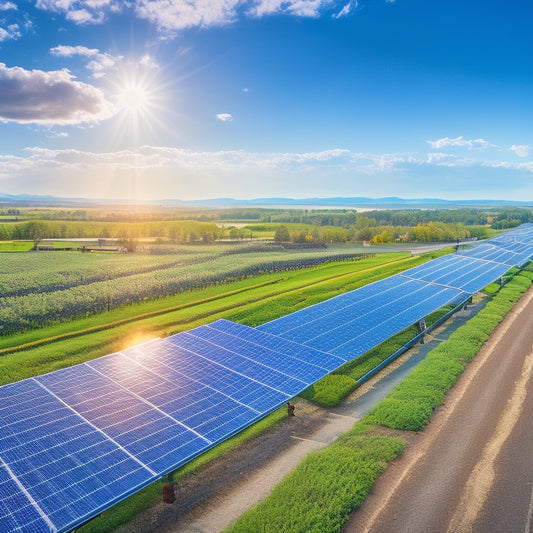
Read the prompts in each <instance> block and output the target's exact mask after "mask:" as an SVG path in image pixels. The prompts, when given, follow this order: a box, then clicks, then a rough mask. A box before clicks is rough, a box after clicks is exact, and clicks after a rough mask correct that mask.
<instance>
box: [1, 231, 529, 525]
mask: <svg viewBox="0 0 533 533" xmlns="http://www.w3.org/2000/svg"><path fill="white" fill-rule="evenodd" d="M532 257H533V224H526V225H522V226H520V227H519V228H517V229H515V230H512V231H509V232H507V233H505V234H502V235H501V236H499V237H497V238H495V239H492V240H490V241H485V242H483V243H479V244H476V245H473V246H472V247H471V248H470V249H468V250H464V251H459V252H456V253H454V254H450V255H447V256H444V257H441V258H439V259H436V260H433V261H430V262H428V263H425V264H423V265H421V266H418V267H415V268H412V269H410V270H406V271H404V272H402V273H401V274H397V275H395V276H392V277H390V278H387V279H384V280H381V281H377V282H375V283H372V284H370V285H367V286H365V287H362V288H360V289H357V290H354V291H351V292H348V293H345V294H342V295H339V296H336V297H335V298H331V299H330V300H326V301H324V302H321V303H318V304H315V305H313V306H310V307H307V308H305V309H303V310H300V311H297V312H295V313H292V314H289V315H286V316H284V317H282V318H279V319H277V320H274V321H272V322H269V323H266V324H263V325H261V326H259V327H257V328H251V327H248V326H244V325H241V324H237V323H235V322H230V321H228V320H218V321H216V322H213V323H211V324H209V325H205V326H201V327H198V328H195V329H192V330H190V331H187V332H182V333H178V334H176V335H173V336H171V337H167V338H164V339H156V340H152V341H150V342H148V343H145V344H142V345H138V346H135V347H132V348H129V349H127V350H123V351H121V352H118V353H114V354H110V355H107V356H104V357H101V358H98V359H94V360H92V361H89V362H86V363H84V364H80V365H76V366H73V367H70V368H65V369H62V370H57V371H54V372H52V373H49V374H45V375H41V376H38V377H35V378H30V379H25V380H23V381H19V382H16V383H11V384H8V385H4V386H2V387H0V530H2V531H27V532H41V531H42V532H66V531H70V530H72V529H74V528H76V527H79V526H80V525H81V524H83V523H85V522H87V521H88V520H90V519H91V518H93V517H95V516H97V515H98V514H100V513H101V512H102V511H104V510H105V509H108V508H109V507H111V506H113V505H114V504H116V503H117V502H119V501H121V500H123V499H124V498H126V497H128V496H129V495H131V494H133V493H135V492H137V491H138V490H140V489H141V488H143V487H145V486H146V485H148V484H150V483H152V482H153V481H155V480H157V479H159V478H161V477H162V476H164V475H165V474H167V473H170V472H172V471H173V470H175V469H176V468H178V467H180V466H182V465H183V464H185V463H187V462H188V461H190V460H191V459H193V458H194V457H197V456H198V455H200V454H201V453H203V452H205V451H206V450H208V449H209V448H211V447H213V446H216V445H217V444H219V443H220V442H222V441H224V440H226V439H227V438H229V437H230V436H232V435H234V434H236V433H238V432H239V431H241V430H243V429H244V428H246V427H248V426H249V425H251V424H253V423H254V422H255V421H257V420H259V419H261V418H262V417H264V416H266V415H267V414H268V413H270V412H272V411H274V410H275V409H277V408H279V407H280V406H282V405H283V404H285V403H287V401H288V400H290V399H291V398H293V397H294V396H296V395H298V394H299V393H301V392H302V391H303V390H305V389H306V388H308V387H309V386H310V385H312V384H313V383H315V382H316V381H318V380H319V379H321V378H322V377H324V376H326V375H327V374H329V373H330V372H332V371H334V370H336V369H337V368H339V367H340V366H342V365H343V364H344V363H346V362H347V361H351V360H353V359H354V358H356V357H358V356H360V355H362V354H363V353H365V352H367V351H368V350H369V349H371V348H373V347H375V346H377V345H379V344H380V343H381V342H383V341H384V340H386V339H388V338H389V337H391V336H393V335H395V334H396V333H398V332H400V331H402V330H403V329H405V328H406V327H408V326H410V325H412V324H413V323H416V322H417V321H419V320H422V319H423V318H424V317H426V316H427V315H428V314H429V313H431V312H433V311H435V310H437V309H439V308H440V307H442V306H444V305H449V304H452V305H455V306H460V305H462V304H463V303H464V302H465V301H467V300H468V299H469V298H470V297H471V296H472V295H473V294H474V293H476V292H477V291H479V290H481V289H483V288H484V287H485V286H487V285H488V284H489V283H491V282H493V281H495V280H498V279H499V278H500V277H501V276H503V275H504V274H505V273H506V272H507V271H508V270H509V269H510V268H511V267H520V266H522V265H523V264H525V263H527V262H528V261H529V260H531V258H532Z"/></svg>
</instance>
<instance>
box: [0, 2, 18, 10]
mask: <svg viewBox="0 0 533 533" xmlns="http://www.w3.org/2000/svg"><path fill="white" fill-rule="evenodd" d="M10 9H13V10H14V11H16V9H17V6H16V4H14V3H13V2H2V3H0V11H9V10H10Z"/></svg>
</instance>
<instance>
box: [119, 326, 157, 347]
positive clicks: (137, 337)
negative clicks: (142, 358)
mask: <svg viewBox="0 0 533 533" xmlns="http://www.w3.org/2000/svg"><path fill="white" fill-rule="evenodd" d="M157 338H158V337H157V335H154V334H153V333H149V332H147V331H136V332H135V333H132V334H131V335H129V336H128V337H127V338H126V339H124V341H123V342H122V343H121V346H120V350H126V349H127V348H132V347H133V346H138V345H139V344H144V343H146V342H150V341H152V340H154V339H157Z"/></svg>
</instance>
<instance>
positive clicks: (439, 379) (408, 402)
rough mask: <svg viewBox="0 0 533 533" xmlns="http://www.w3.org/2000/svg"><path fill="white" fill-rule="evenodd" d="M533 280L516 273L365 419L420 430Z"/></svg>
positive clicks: (530, 275)
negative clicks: (484, 305) (483, 306)
mask: <svg viewBox="0 0 533 533" xmlns="http://www.w3.org/2000/svg"><path fill="white" fill-rule="evenodd" d="M532 280H533V273H532V272H528V271H524V272H522V273H520V274H517V275H516V276H515V277H514V278H513V279H512V280H511V281H510V282H509V283H508V284H507V285H505V286H504V287H503V288H502V289H501V291H500V292H499V293H498V294H497V295H496V296H495V297H494V298H493V299H492V300H491V301H490V302H489V303H488V304H487V305H486V307H485V308H484V309H482V310H481V311H480V312H479V313H478V314H477V315H476V316H475V317H474V318H472V319H471V320H469V322H468V324H466V325H465V326H463V327H461V328H459V329H458V330H457V331H456V332H454V333H453V334H452V335H451V336H450V338H449V340H448V341H446V342H443V343H442V344H440V345H439V346H437V347H436V348H435V349H433V350H432V351H431V352H430V353H429V354H428V355H427V357H426V358H425V359H424V361H422V362H421V363H420V364H419V365H418V366H417V368H416V369H415V370H414V371H413V372H412V373H411V374H409V376H408V377H407V378H405V379H404V380H403V381H402V382H401V383H400V384H399V385H398V386H397V387H396V388H395V389H394V390H393V391H392V392H391V393H390V394H389V396H388V397H387V398H385V399H384V400H382V401H381V402H379V403H378V404H377V405H376V406H375V408H374V409H373V410H372V411H371V412H370V413H369V414H368V415H367V416H366V417H365V419H364V420H365V421H366V422H367V423H370V424H379V425H382V426H386V427H390V428H394V429H401V430H410V431H419V430H420V429H422V428H423V427H424V426H425V425H426V424H427V423H428V421H429V419H430V418H431V415H432V414H433V411H434V410H435V409H436V408H437V407H438V406H439V405H441V404H442V402H443V400H444V395H445V393H446V391H447V390H448V389H449V388H450V387H452V385H453V384H454V383H455V382H456V380H457V378H458V377H459V375H460V374H461V373H462V372H463V370H464V369H465V368H466V365H467V364H468V363H469V362H470V360H471V359H472V358H473V357H474V356H475V355H476V354H477V352H478V351H479V349H480V348H481V346H482V345H483V343H484V342H485V341H486V340H487V338H488V337H489V335H490V333H491V332H492V330H493V329H494V328H495V327H496V326H497V325H498V324H499V323H500V322H501V320H502V319H503V318H504V317H505V315H506V314H507V313H508V312H509V310H510V309H511V308H512V306H513V305H514V303H515V302H516V301H517V300H518V299H519V298H520V296H521V295H522V294H523V293H524V292H525V291H526V290H527V289H528V288H529V286H530V285H531V282H532Z"/></svg>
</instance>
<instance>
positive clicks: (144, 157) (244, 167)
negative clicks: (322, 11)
mask: <svg viewBox="0 0 533 533" xmlns="http://www.w3.org/2000/svg"><path fill="white" fill-rule="evenodd" d="M250 175H253V176H254V180H250ZM132 176H135V180H133V181H132ZM532 176H533V162H512V161H505V160H502V161H497V162H487V161H475V160H472V159H467V158H462V157H459V156H455V155H453V154H446V153H440V152H439V153H437V152H435V153H431V154H418V153H389V154H373V153H359V152H352V151H350V150H342V149H332V150H323V151H318V152H301V153H295V152H288V153H260V152H246V151H244V150H229V151H218V152H202V151H193V150H186V149H182V148H175V147H168V146H143V147H140V148H139V149H138V150H135V151H134V150H122V151H115V152H106V153H94V152H87V151H80V150H74V149H70V150H50V149H44V148H40V147H36V148H31V149H28V150H27V156H25V157H15V156H1V155H0V184H1V189H2V190H3V191H5V192H11V190H12V191H13V192H18V193H20V192H33V193H39V194H45V193H47V194H59V195H60V196H61V195H63V196H69V195H70V196H73V195H74V196H80V195H83V196H88V197H111V198H121V197H124V194H125V192H124V191H130V190H131V186H132V184H133V185H135V187H136V189H135V190H136V194H138V195H139V198H140V199H144V200H146V199H156V198H172V197H174V198H183V199H192V198H209V197H211V198H212V197H216V196H225V195H227V191H228V190H233V191H238V197H240V198H245V197H249V198H250V197H258V196H272V195H277V196H279V194H280V191H283V194H284V195H287V196H293V197H301V196H302V195H306V196H309V195H313V196H316V195H325V196H335V195H338V196H373V197H375V196H390V195H397V196H403V197H418V196H419V195H420V191H421V190H423V191H424V195H432V196H434V197H455V198H463V199H464V198H469V197H470V198H477V197H479V191H480V189H482V190H483V191H484V193H489V192H491V194H492V197H496V198H502V197H504V196H506V197H508V198H512V195H514V196H515V198H524V197H531V196H532V194H533V189H532V186H531V182H532V180H531V178H532ZM369 177H371V179H369ZM444 179H445V180H446V189H443V186H442V183H443V180H444ZM502 183H505V189H502ZM494 191H496V192H494Z"/></svg>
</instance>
